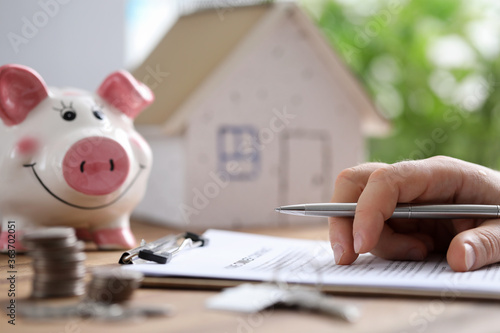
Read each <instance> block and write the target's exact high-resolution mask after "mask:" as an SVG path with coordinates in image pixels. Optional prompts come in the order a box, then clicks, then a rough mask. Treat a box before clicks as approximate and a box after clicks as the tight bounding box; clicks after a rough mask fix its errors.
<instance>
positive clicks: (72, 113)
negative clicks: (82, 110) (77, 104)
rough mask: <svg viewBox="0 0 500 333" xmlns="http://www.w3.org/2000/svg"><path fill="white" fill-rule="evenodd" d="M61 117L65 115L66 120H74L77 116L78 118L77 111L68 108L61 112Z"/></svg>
mask: <svg viewBox="0 0 500 333" xmlns="http://www.w3.org/2000/svg"><path fill="white" fill-rule="evenodd" d="M61 117H63V119H64V120H67V121H72V120H75V118H76V112H75V111H73V110H67V111H64V112H61Z"/></svg>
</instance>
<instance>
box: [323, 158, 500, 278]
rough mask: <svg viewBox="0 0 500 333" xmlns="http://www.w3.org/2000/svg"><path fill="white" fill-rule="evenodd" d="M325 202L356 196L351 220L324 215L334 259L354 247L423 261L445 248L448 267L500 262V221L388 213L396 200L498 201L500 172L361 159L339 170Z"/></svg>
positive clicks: (450, 163)
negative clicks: (394, 216) (329, 198)
mask: <svg viewBox="0 0 500 333" xmlns="http://www.w3.org/2000/svg"><path fill="white" fill-rule="evenodd" d="M332 202H357V203H358V204H357V208H356V214H355V217H354V221H353V219H352V218H346V217H331V218H329V222H330V242H331V244H332V249H333V252H334V256H335V261H336V262H337V263H338V264H351V263H353V262H354V261H355V260H356V258H357V257H358V254H359V253H366V252H371V253H373V254H374V255H376V256H379V257H382V258H386V259H396V260H423V259H424V258H425V257H426V256H427V255H428V254H429V253H431V252H445V251H447V260H448V264H449V265H450V267H451V268H452V269H453V270H455V271H468V270H474V269H478V268H480V267H482V266H485V265H488V264H491V263H495V262H500V219H492V220H485V219H476V220H473V219H455V220H432V219H419V220H408V219H405V220H403V219H390V220H388V218H389V217H390V216H391V215H392V213H393V212H394V209H395V208H396V204H397V203H457V204H458V203H463V204H500V172H497V171H494V170H491V169H488V168H486V167H483V166H480V165H476V164H472V163H468V162H464V161H461V160H457V159H454V158H450V157H444V156H438V157H432V158H429V159H425V160H418V161H404V162H399V163H395V164H392V165H389V164H383V163H366V164H362V165H359V166H357V167H353V168H350V169H346V170H344V171H342V172H341V173H340V175H339V176H338V177H337V180H336V182H335V189H334V194H333V197H332Z"/></svg>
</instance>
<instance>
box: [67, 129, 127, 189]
mask: <svg viewBox="0 0 500 333" xmlns="http://www.w3.org/2000/svg"><path fill="white" fill-rule="evenodd" d="M129 169H130V161H129V158H128V156H127V153H126V151H125V149H124V148H123V147H122V146H121V145H120V144H119V143H118V142H116V141H114V140H111V139H108V138H103V137H88V138H85V139H82V140H80V141H77V142H76V143H75V144H73V145H72V146H71V147H70V148H69V150H68V151H67V152H66V154H65V156H64V159H63V168H62V170H63V176H64V179H65V180H66V182H67V183H68V185H69V186H70V187H71V188H73V189H74V190H76V191H78V192H81V193H84V194H88V195H106V194H110V193H112V192H114V191H116V190H117V189H118V188H120V186H121V185H122V184H123V183H124V182H125V180H126V179H127V176H128V173H129Z"/></svg>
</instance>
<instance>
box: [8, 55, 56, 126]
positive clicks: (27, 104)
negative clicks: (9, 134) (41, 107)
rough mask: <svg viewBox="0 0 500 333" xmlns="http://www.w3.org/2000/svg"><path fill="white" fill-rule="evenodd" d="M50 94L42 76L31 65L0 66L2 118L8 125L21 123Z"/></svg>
mask: <svg viewBox="0 0 500 333" xmlns="http://www.w3.org/2000/svg"><path fill="white" fill-rule="evenodd" d="M48 95H49V90H48V88H47V86H46V84H45V82H44V81H43V79H42V78H41V76H40V75H39V74H38V73H37V72H35V71H34V70H32V69H31V68H29V67H25V66H21V65H5V66H2V67H0V118H2V120H3V122H4V123H5V125H7V126H12V125H17V124H20V123H22V122H23V121H24V119H26V116H27V115H28V113H30V111H31V110H33V109H34V108H35V107H36V106H37V105H38V103H40V102H41V101H43V100H44V99H45V98H46V97H47V96H48Z"/></svg>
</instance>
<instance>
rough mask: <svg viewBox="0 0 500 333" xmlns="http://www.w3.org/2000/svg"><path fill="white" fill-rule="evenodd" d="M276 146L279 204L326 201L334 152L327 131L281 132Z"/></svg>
mask: <svg viewBox="0 0 500 333" xmlns="http://www.w3.org/2000/svg"><path fill="white" fill-rule="evenodd" d="M279 146H280V147H279V161H280V163H279V165H280V171H281V172H280V176H279V182H278V184H279V185H278V186H279V191H278V196H279V197H278V202H279V203H280V205H287V204H290V205H291V204H299V203H308V202H309V203H313V202H327V201H329V200H330V196H331V193H332V191H333V188H332V182H331V177H332V176H331V175H332V171H333V170H332V168H333V156H332V155H333V152H332V143H331V138H330V136H329V134H328V133H327V131H322V130H302V129H296V130H289V131H283V132H282V133H281V136H280V144H279Z"/></svg>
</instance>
